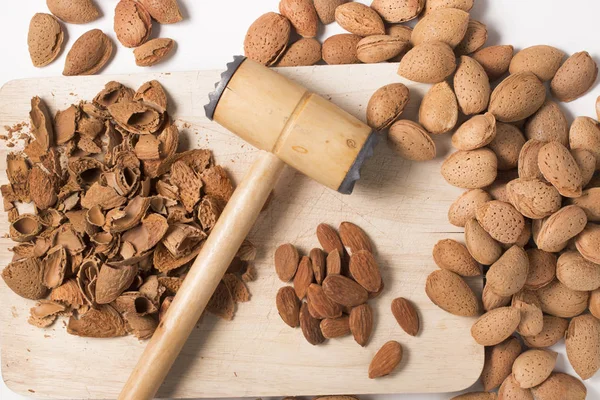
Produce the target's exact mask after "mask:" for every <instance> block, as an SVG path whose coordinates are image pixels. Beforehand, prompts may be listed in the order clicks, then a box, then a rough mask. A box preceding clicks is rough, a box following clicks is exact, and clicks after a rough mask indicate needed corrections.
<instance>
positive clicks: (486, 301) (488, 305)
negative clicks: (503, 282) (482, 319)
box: [481, 285, 512, 311]
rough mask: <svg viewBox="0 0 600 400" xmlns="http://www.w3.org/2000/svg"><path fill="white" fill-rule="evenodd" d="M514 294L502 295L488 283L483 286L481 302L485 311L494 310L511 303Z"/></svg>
mask: <svg viewBox="0 0 600 400" xmlns="http://www.w3.org/2000/svg"><path fill="white" fill-rule="evenodd" d="M511 299H512V296H500V295H498V294H496V293H494V292H493V291H492V289H490V287H489V286H488V285H485V287H484V288H483V293H482V294H481V302H482V303H483V309H484V310H485V311H490V310H494V309H496V308H500V307H505V306H507V305H509V304H510V301H511Z"/></svg>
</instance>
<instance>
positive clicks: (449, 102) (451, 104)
mask: <svg viewBox="0 0 600 400" xmlns="http://www.w3.org/2000/svg"><path fill="white" fill-rule="evenodd" d="M457 121H458V101H457V100H456V95H455V94H454V90H453V89H452V87H451V86H450V85H449V84H448V82H446V81H444V82H440V83H437V84H435V85H433V86H432V87H431V89H429V91H428V92H427V93H426V94H425V97H423V100H422V101H421V105H420V106H419V123H420V124H421V125H422V126H423V127H424V128H425V129H427V131H428V132H429V133H431V134H435V135H439V134H442V133H446V132H450V131H451V130H452V129H454V127H455V126H456V123H457Z"/></svg>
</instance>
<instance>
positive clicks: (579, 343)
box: [565, 314, 600, 380]
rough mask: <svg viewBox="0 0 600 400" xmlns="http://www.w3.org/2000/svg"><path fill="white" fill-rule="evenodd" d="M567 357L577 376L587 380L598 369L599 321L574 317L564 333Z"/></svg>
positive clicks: (599, 352) (589, 316) (591, 317)
mask: <svg viewBox="0 0 600 400" xmlns="http://www.w3.org/2000/svg"><path fill="white" fill-rule="evenodd" d="M565 345H566V348H567V357H568V358H569V362H570V363H571V366H572V367H573V369H574V370H575V372H577V375H579V377H580V378H581V379H583V380H586V379H589V378H591V377H592V376H594V375H595V374H596V372H597V371H598V369H600V321H598V320H597V319H596V318H595V317H594V316H593V315H589V314H588V315H581V316H579V317H575V318H573V319H572V320H571V322H570V323H569V328H568V329H567V332H566V333H565Z"/></svg>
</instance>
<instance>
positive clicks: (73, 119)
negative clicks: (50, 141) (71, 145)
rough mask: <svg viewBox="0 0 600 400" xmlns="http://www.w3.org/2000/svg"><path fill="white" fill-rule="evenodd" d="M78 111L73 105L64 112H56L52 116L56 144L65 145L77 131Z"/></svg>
mask: <svg viewBox="0 0 600 400" xmlns="http://www.w3.org/2000/svg"><path fill="white" fill-rule="evenodd" d="M79 116H80V111H79V108H78V107H77V106H75V105H72V106H70V107H69V108H67V109H66V110H63V111H58V112H57V113H56V115H55V116H54V129H55V133H56V144H59V145H60V144H65V143H67V142H68V141H69V140H71V139H73V137H74V136H75V132H76V130H77V123H78V121H79Z"/></svg>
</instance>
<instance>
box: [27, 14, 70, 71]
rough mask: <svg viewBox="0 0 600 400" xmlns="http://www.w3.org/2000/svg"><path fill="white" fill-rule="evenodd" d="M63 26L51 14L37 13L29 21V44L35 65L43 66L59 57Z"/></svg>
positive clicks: (30, 54)
mask: <svg viewBox="0 0 600 400" xmlns="http://www.w3.org/2000/svg"><path fill="white" fill-rule="evenodd" d="M63 40H64V34H63V30H62V27H61V26H60V24H59V23H58V21H57V20H56V18H54V17H53V16H52V15H50V14H43V13H37V14H34V16H33V17H32V18H31V21H30V22H29V32H28V34H27V46H28V48H29V56H30V57H31V62H32V63H33V66H34V67H43V66H46V65H48V64H50V63H51V62H52V61H54V60H55V59H56V57H58V54H59V53H60V52H61V50H62V44H63Z"/></svg>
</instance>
